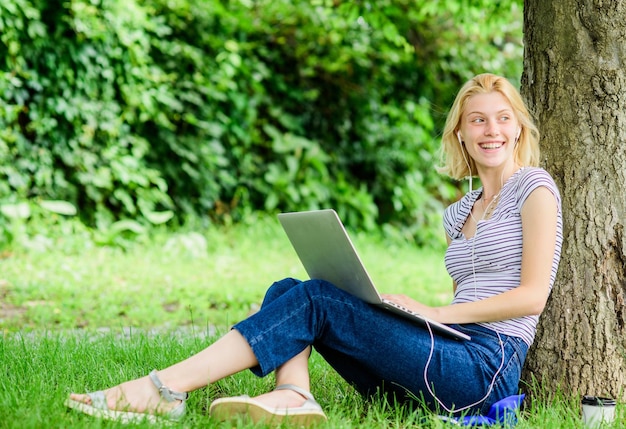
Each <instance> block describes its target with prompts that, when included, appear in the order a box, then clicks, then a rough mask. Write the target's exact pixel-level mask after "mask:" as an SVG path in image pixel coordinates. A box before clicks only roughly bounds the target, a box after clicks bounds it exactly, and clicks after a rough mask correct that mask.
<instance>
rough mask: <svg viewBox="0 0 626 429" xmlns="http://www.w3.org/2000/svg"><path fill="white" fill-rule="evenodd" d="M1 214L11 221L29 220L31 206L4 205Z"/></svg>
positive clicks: (22, 204) (0, 209)
mask: <svg viewBox="0 0 626 429" xmlns="http://www.w3.org/2000/svg"><path fill="white" fill-rule="evenodd" d="M0 212H2V214H3V215H5V216H6V217H8V218H10V219H27V218H29V217H30V206H29V205H28V203H17V204H3V205H1V206H0Z"/></svg>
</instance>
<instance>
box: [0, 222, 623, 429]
mask: <svg viewBox="0 0 626 429" xmlns="http://www.w3.org/2000/svg"><path fill="white" fill-rule="evenodd" d="M353 238H354V240H355V245H356V246H357V248H358V249H359V251H360V253H361V254H362V257H363V259H364V261H365V263H366V265H367V266H368V267H369V269H370V271H371V275H372V277H374V279H375V281H376V282H377V283H378V284H379V285H380V287H381V289H383V290H384V291H389V292H399V293H407V294H411V295H413V296H415V297H416V298H418V299H420V300H423V301H424V302H426V303H430V304H441V303H444V302H446V301H448V300H449V299H450V297H451V294H450V291H449V289H450V280H449V278H448V277H447V275H446V273H445V269H444V267H443V262H442V256H443V255H442V252H441V251H428V250H418V249H415V248H414V247H412V246H410V245H408V244H403V243H397V242H389V241H385V240H382V239H380V238H375V237H369V236H366V235H355V236H354V237H353ZM285 276H292V277H300V278H305V277H306V276H305V274H304V271H303V270H302V267H301V266H300V263H299V261H298V259H297V257H296V256H295V254H294V252H293V250H292V248H291V246H290V244H289V242H288V241H287V240H286V238H285V237H284V235H283V233H282V231H281V229H280V227H279V226H278V224H277V223H276V222H275V221H267V220H260V221H258V222H255V223H254V224H252V225H248V226H238V227H233V228H229V229H221V230H215V229H211V230H209V231H205V232H203V234H202V235H198V234H191V233H189V234H182V233H181V234H177V235H171V234H166V233H163V234H160V235H157V236H156V237H153V238H151V239H150V240H143V241H136V242H135V244H132V245H130V246H129V247H127V248H126V249H124V250H123V249H115V248H104V247H97V246H93V245H92V244H91V242H90V241H89V240H88V239H85V238H84V237H82V238H80V239H79V238H77V237H76V236H72V235H69V236H66V237H65V238H64V239H59V240H56V241H55V243H54V246H52V247H48V248H47V250H46V251H40V252H35V251H29V252H25V251H15V252H13V253H5V254H4V259H2V260H0V328H1V331H2V333H3V335H2V336H1V337H0V371H1V372H0V374H1V375H0V428H4V427H6V428H18V427H19V428H43V427H46V428H57V427H58V428H60V427H63V428H65V427H72V428H82V427H85V428H94V427H95V428H97V427H107V428H110V427H117V426H121V425H119V424H117V423H114V422H102V421H98V420H97V419H94V418H90V417H88V416H83V415H80V414H78V413H76V412H71V411H68V410H66V409H65V407H64V406H63V402H64V400H65V398H66V397H67V395H68V393H69V392H70V391H85V390H97V389H101V388H104V387H108V386H111V385H114V384H117V383H120V382H122V381H124V380H127V379H131V378H136V377H139V376H143V375H145V374H147V373H148V372H149V371H150V370H151V369H153V368H163V367H165V366H167V365H170V364H172V363H174V362H177V361H179V360H181V359H184V358H185V357H188V356H189V355H191V354H193V353H195V352H197V351H199V350H201V349H203V348H204V347H206V345H208V344H209V343H210V342H212V341H213V340H214V339H215V338H216V336H217V335H219V334H220V333H223V332H225V331H226V330H227V329H228V327H229V326H230V325H231V324H232V323H235V322H236V321H238V320H240V319H241V318H243V317H245V316H246V315H247V314H249V313H250V312H251V311H254V310H255V308H256V306H258V303H259V302H260V300H261V298H262V296H263V293H264V291H265V289H266V288H267V286H268V285H269V284H270V283H271V282H272V281H273V280H276V279H278V278H282V277H285ZM311 374H312V386H313V393H314V394H315V395H316V398H317V399H318V401H319V402H320V404H321V405H322V406H323V408H324V410H325V412H326V413H327V415H328V416H329V422H328V423H327V424H325V425H322V427H324V428H354V427H359V428H361V427H362V428H381V427H384V428H409V427H425V428H443V427H448V426H446V425H445V424H444V423H443V422H441V421H439V420H436V419H433V418H432V416H429V415H428V414H424V413H419V412H413V413H411V412H409V411H407V410H405V409H401V408H393V407H389V406H387V405H386V404H385V403H384V402H382V401H373V402H365V401H364V400H363V399H362V398H361V397H359V396H358V395H357V394H356V393H355V391H354V390H353V389H352V388H351V387H350V386H349V385H347V384H346V383H345V382H344V381H343V380H342V379H341V378H340V377H338V376H337V375H336V374H335V373H334V372H333V371H332V369H330V368H329V367H328V365H327V364H326V363H325V362H324V361H323V360H322V359H321V358H320V357H319V356H318V355H316V354H313V357H312V359H311ZM272 386H273V378H272V377H271V376H269V377H266V378H262V379H260V378H257V377H255V376H253V375H252V374H251V373H249V372H247V371H246V372H243V373H240V374H237V375H236V376H233V377H230V378H228V379H225V380H222V381H221V382H219V383H217V384H215V385H211V386H209V387H207V388H205V389H200V390H199V391H196V392H194V393H193V394H192V396H191V399H190V400H189V403H188V404H189V415H188V417H187V418H186V419H185V420H184V422H182V423H180V424H177V425H175V427H216V428H217V427H241V428H245V427H252V426H251V425H249V424H246V423H245V422H239V423H238V424H235V425H234V426H233V425H222V426H220V425H217V424H215V423H214V422H213V421H211V419H210V418H209V417H208V415H207V409H208V406H209V404H210V402H211V401H212V400H213V399H214V398H216V397H219V396H223V395H229V396H230V395H239V394H249V395H256V394H259V393H262V392H265V391H267V390H268V389H270V388H271V387H272ZM553 397H554V398H555V399H553V400H552V401H549V402H548V401H538V402H534V403H533V404H532V405H530V407H529V408H528V409H527V410H526V411H525V412H524V413H523V416H522V419H521V421H520V424H519V425H518V428H520V429H526V428H577V427H580V428H582V423H581V421H580V409H579V406H578V404H579V402H578V401H577V399H576V398H565V397H559V396H558V395H556V396H553ZM620 413H623V410H621V409H620ZM619 420H623V415H620V417H619ZM138 426H142V425H138ZM143 426H148V425H143ZM125 427H128V426H125ZM255 427H258V426H255ZM614 427H620V426H619V424H618V423H616V425H615V426H614Z"/></svg>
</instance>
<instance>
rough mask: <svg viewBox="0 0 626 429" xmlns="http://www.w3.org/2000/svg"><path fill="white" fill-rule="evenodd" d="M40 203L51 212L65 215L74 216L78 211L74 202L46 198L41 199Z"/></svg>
mask: <svg viewBox="0 0 626 429" xmlns="http://www.w3.org/2000/svg"><path fill="white" fill-rule="evenodd" d="M39 205H40V206H41V208H43V209H45V210H48V211H49V212H52V213H56V214H60V215H65V216H74V215H75V214H76V212H77V211H76V207H75V206H74V204H72V203H68V202H67V201H60V200H44V201H41V202H40V203H39Z"/></svg>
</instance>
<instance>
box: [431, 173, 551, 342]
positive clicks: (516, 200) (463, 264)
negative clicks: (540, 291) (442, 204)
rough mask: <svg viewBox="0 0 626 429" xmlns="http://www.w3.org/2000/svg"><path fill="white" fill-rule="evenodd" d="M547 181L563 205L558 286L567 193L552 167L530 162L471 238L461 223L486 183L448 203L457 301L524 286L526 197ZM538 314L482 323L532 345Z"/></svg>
mask: <svg viewBox="0 0 626 429" xmlns="http://www.w3.org/2000/svg"><path fill="white" fill-rule="evenodd" d="M541 186H543V187H546V188H547V189H549V190H550V191H551V192H552V193H553V194H554V196H555V198H556V202H557V205H558V220H557V242H556V246H555V249H554V256H553V259H552V272H551V275H550V289H552V285H553V284H554V279H555V278H556V272H557V269H558V266H559V259H560V256H561V245H562V243H563V220H562V214H561V197H560V194H559V190H558V188H557V187H556V184H555V183H554V180H553V179H552V177H551V176H550V174H549V173H548V172H547V171H545V170H544V169H542V168H537V167H524V168H521V169H519V170H518V171H516V172H515V173H514V174H513V175H512V176H511V177H510V178H509V179H508V180H507V181H506V182H505V183H504V186H503V187H502V189H501V191H500V197H499V201H498V204H497V206H496V207H495V209H494V210H493V213H492V215H491V217H490V218H489V219H487V220H481V221H479V222H478V225H477V228H476V233H475V235H474V237H472V238H470V239H466V238H465V236H464V235H463V233H462V232H461V229H462V228H463V225H464V223H465V222H466V220H467V218H468V216H469V214H470V211H471V209H472V206H473V205H474V202H476V200H477V199H478V198H479V197H480V195H481V193H482V188H480V189H477V190H474V191H470V192H468V193H467V194H466V195H465V196H464V197H463V198H461V199H460V200H459V201H457V202H455V203H454V204H452V205H450V206H449V207H447V208H446V210H445V212H444V218H443V223H444V228H445V230H446V233H447V234H448V236H449V237H450V238H451V242H450V246H448V249H447V250H446V255H445V264H446V269H447V271H448V273H449V274H450V276H451V277H452V279H453V280H454V281H455V282H456V284H457V288H456V292H455V294H454V299H453V301H452V303H453V304H459V303H463V302H472V301H477V300H481V299H485V298H488V297H490V296H493V295H497V294H500V293H502V292H506V291H507V290H510V289H513V288H515V287H517V286H519V282H520V275H521V264H522V218H521V210H522V206H523V205H524V202H525V201H526V198H528V196H529V195H530V194H531V192H532V191H534V190H535V189H537V188H538V187H541ZM472 257H473V260H474V262H473V263H472ZM538 320H539V317H538V316H524V317H520V318H515V319H509V320H503V321H499V322H489V323H479V324H480V325H482V326H485V327H487V328H490V329H493V330H494V331H497V332H499V333H501V334H505V335H510V336H515V337H519V338H522V339H523V340H524V342H525V343H526V344H528V345H529V346H530V345H531V344H532V342H533V340H534V338H535V332H536V328H537V322H538Z"/></svg>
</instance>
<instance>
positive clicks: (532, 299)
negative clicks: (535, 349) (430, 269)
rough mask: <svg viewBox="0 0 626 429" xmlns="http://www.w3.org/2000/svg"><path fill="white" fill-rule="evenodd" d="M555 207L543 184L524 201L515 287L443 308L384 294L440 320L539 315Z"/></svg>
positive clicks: (544, 298)
mask: <svg viewBox="0 0 626 429" xmlns="http://www.w3.org/2000/svg"><path fill="white" fill-rule="evenodd" d="M557 210H558V208H557V204H556V202H555V196H554V195H553V194H552V192H550V190H548V189H547V188H545V187H539V188H537V189H535V190H534V191H533V192H532V193H531V194H530V195H529V196H528V198H527V199H526V201H525V202H524V205H523V206H522V212H521V216H522V267H521V278H520V285H519V286H518V287H516V288H514V289H511V290H509V291H507V292H504V293H501V294H499V295H496V296H492V297H490V298H486V299H483V300H480V301H476V302H468V303H461V304H452V305H446V306H443V307H429V306H426V305H424V304H421V303H419V302H417V301H415V300H413V299H411V298H409V297H407V296H405V295H385V297H386V298H387V299H391V300H393V301H396V302H398V303H399V304H401V305H404V306H405V307H407V308H409V309H412V310H413V311H416V312H417V313H420V314H422V315H424V316H426V317H429V318H431V319H433V320H436V321H438V322H441V323H475V322H494V321H499V320H506V319H513V318H516V317H522V316H529V315H539V314H541V312H542V311H543V309H544V307H545V304H546V301H547V299H548V294H549V290H550V274H551V272H552V260H553V257H554V248H555V246H556V234H557Z"/></svg>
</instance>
